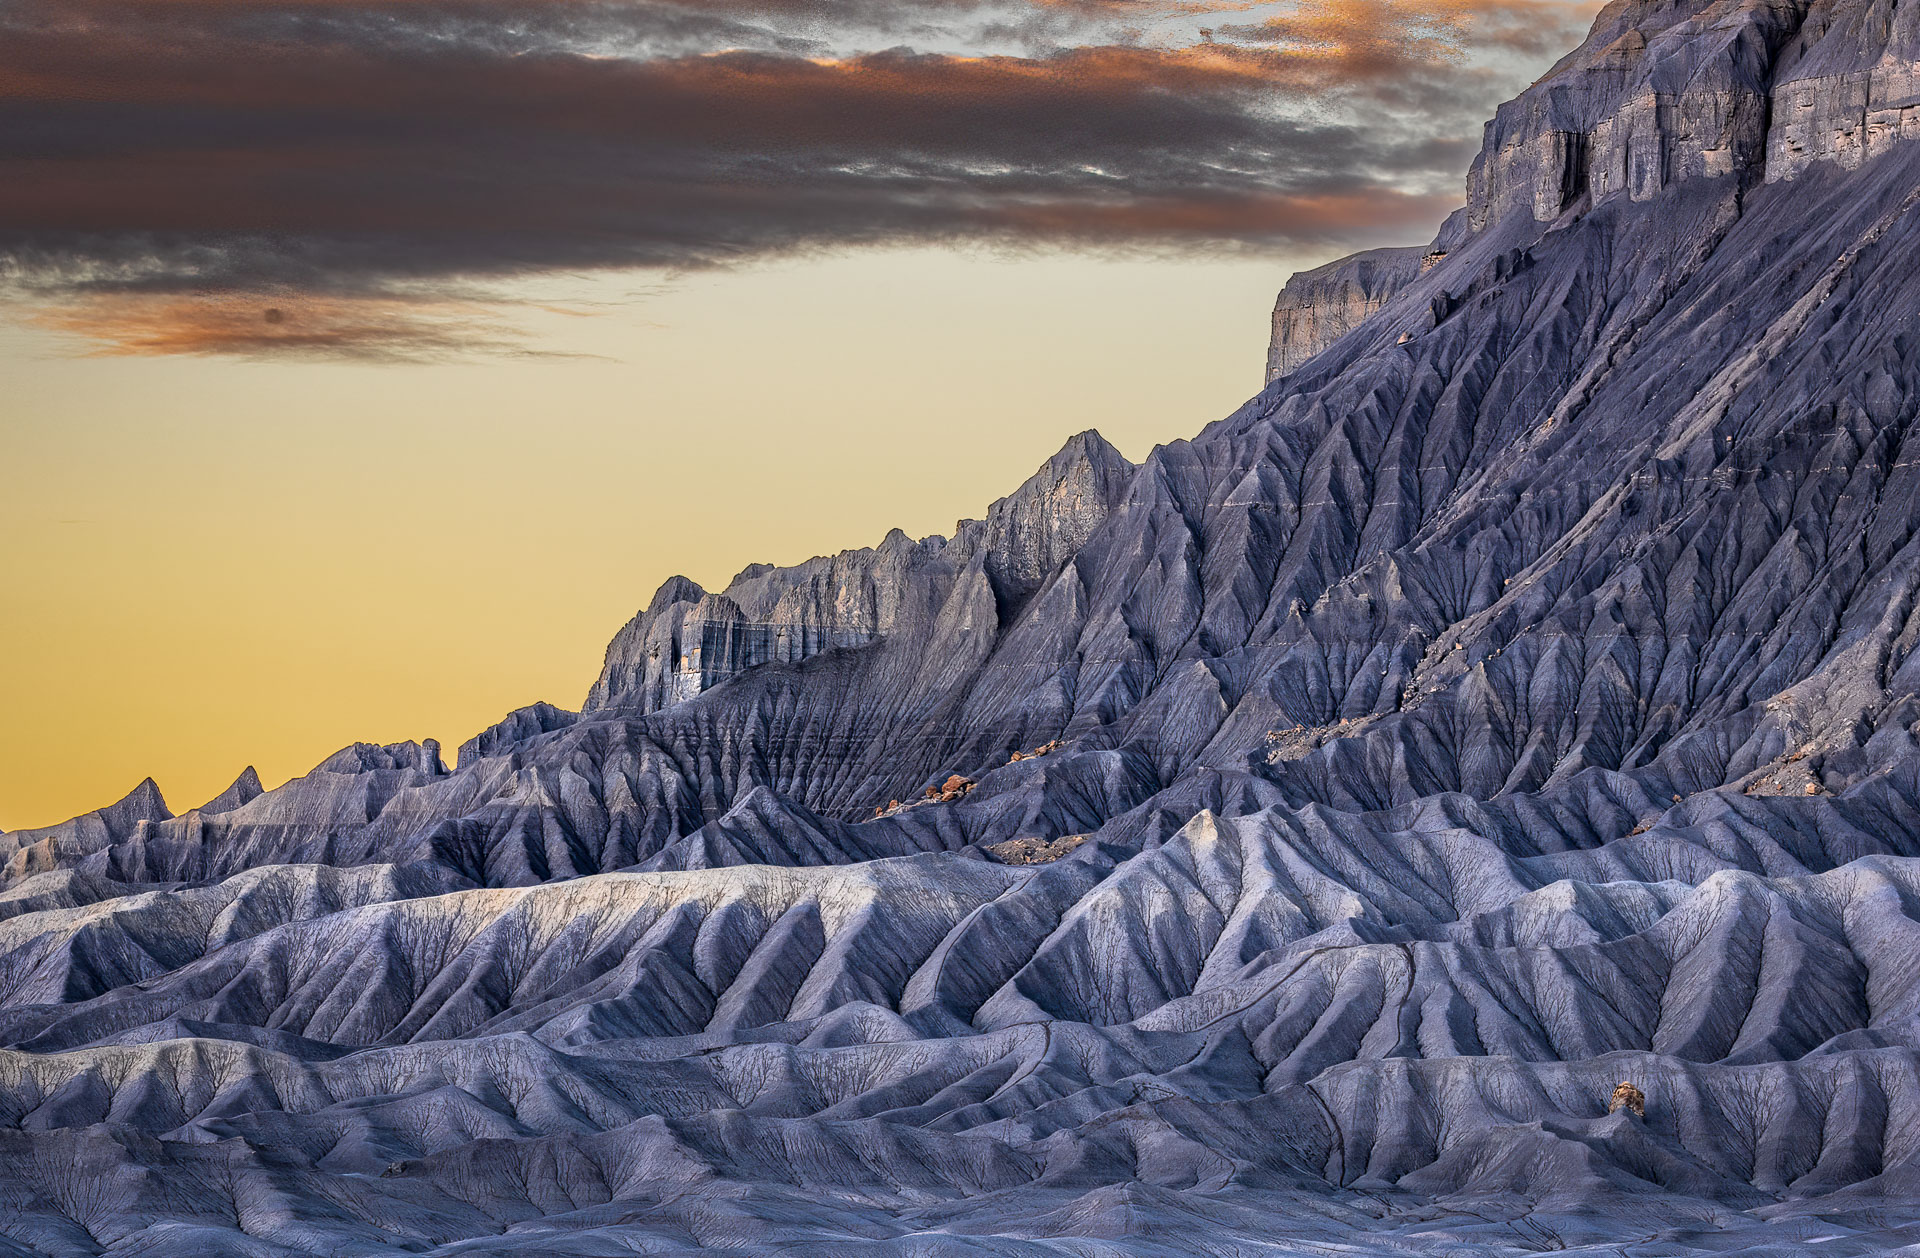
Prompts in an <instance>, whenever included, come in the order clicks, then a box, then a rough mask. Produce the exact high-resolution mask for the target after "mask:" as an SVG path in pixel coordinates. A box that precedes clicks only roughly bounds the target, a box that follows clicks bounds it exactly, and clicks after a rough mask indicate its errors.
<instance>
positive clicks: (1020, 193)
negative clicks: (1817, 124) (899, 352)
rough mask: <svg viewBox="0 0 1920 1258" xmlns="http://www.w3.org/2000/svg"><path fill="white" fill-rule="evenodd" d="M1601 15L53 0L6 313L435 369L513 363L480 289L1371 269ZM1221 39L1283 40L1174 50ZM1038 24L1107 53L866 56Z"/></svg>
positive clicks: (47, 1)
mask: <svg viewBox="0 0 1920 1258" xmlns="http://www.w3.org/2000/svg"><path fill="white" fill-rule="evenodd" d="M1061 8H1066V9H1070V10H1071V13H1070V14H1069V15H1068V16H1067V17H1065V18H1060V17H1056V16H1052V14H1053V13H1054V11H1056V10H1059V9H1061ZM1570 12H1571V10H1569V9H1566V8H1565V7H1564V6H1561V5H1559V4H1557V3H1556V2H1555V0H1471V3H1470V4H1469V3H1467V2H1466V0H1445V2H1444V3H1442V2H1440V0H1307V2H1306V3H1300V4H1295V5H1291V6H1287V7H1285V8H1284V9H1282V10H1280V11H1278V12H1271V11H1269V12H1265V13H1264V15H1263V14H1260V13H1254V12H1252V11H1251V10H1249V9H1248V7H1247V6H1246V5H1243V4H1240V3H1238V2H1237V0H1232V2H1230V3H1226V4H1224V5H1223V6H1221V7H1215V8H1210V9H1206V10H1200V9H1197V8H1196V7H1195V5H1194V4H1192V3H1189V2H1188V0H1173V2H1171V3H1165V4H1161V3H1148V2H1140V3H1134V2H1130V0H1058V2H1057V3H1055V4H1053V5H1051V6H1032V5H1023V6H1021V7H1019V8H1017V9H1011V10H1009V9H1005V8H993V7H990V6H983V5H980V4H970V3H964V2H963V0H946V2H945V3H931V4H928V3H924V2H923V3H922V4H920V5H918V6H915V7H913V8H911V9H902V8H900V6H898V5H897V4H888V3H883V2H882V0H855V2H854V3H852V4H851V5H849V6H838V5H836V6H833V7H832V8H831V9H829V8H828V7H827V6H824V5H821V4H816V3H813V2H812V0H689V2H687V3H682V4H675V5H663V4H604V3H596V2H590V0H446V2H438V0H306V2H302V3H291V2H287V0H266V2H264V3H262V2H259V0H247V2H246V3H241V2H240V0H21V2H19V3H15V4H12V5H9V6H7V7H4V8H0V286H4V287H5V288H6V289H7V290H8V291H10V292H11V293H12V294H13V295H14V297H15V300H16V301H24V302H26V303H29V305H30V307H31V308H33V309H37V310H38V312H39V314H38V317H39V319H40V322H42V323H43V324H44V325H47V326H52V327H56V328H59V329H62V330H65V331H69V332H72V333H74V334H77V335H83V336H86V337H88V338H90V339H92V340H94V341H96V342H98V343H100V344H102V345H105V346H107V347H109V348H110V349H112V350H113V351H114V352H126V353H181V352H188V353H207V352H219V353H287V352H292V353H306V354H336V353H355V354H368V353H371V354H375V355H381V354H393V355H400V356H419V355H432V354H436V353H441V352H453V351H457V350H462V349H474V348H482V349H498V348H500V347H502V346H503V345H509V344H511V338H510V337H505V336H503V334H502V329H501V328H500V327H499V326H497V325H496V324H495V321H494V320H492V319H490V318H488V317H485V316H484V315H483V313H482V312H483V310H484V307H483V306H482V305H481V304H479V303H477V301H476V299H475V293H476V291H477V290H476V285H485V284H487V283H489V282H495V281H508V280H514V279H519V278H524V277H528V276H540V275H546V274H554V273H558V272H573V271H578V270H581V269H598V268H610V267H652V268H670V269H671V268H690V267H703V266H713V265H723V264H726V263H729V262H733V261H737V260H741V259H747V258H752V257H757V256H764V255H771V254H781V253H791V252H795V251H803V250H809V249H820V248H833V247H844V246H854V245H861V244H867V243H880V242H886V243H893V242H902V241H939V240H958V239H968V240H985V241H993V242H1000V243H1004V244H1011V245H1018V246H1035V245H1039V246H1053V245H1059V246H1070V247H1087V246H1092V247H1100V248H1156V249H1167V248H1172V249H1180V248H1279V247H1285V248H1298V247H1301V246H1315V247H1320V246H1326V245H1338V244H1343V243H1365V242H1367V241H1370V240H1372V239H1375V238H1377V237H1379V236H1380V235H1381V234H1383V233H1384V234H1396V235H1397V234H1403V233H1407V232H1415V233H1417V232H1418V231H1420V230H1423V229H1424V228H1425V227H1427V226H1430V225H1431V224H1432V223H1433V221H1434V220H1435V219H1437V217H1438V216H1439V214H1440V213H1441V212H1443V211H1444V209H1445V208H1446V205H1447V204H1448V202H1449V201H1450V200H1451V199H1453V198H1455V197H1456V196H1457V188H1458V185H1459V176H1460V172H1461V171H1462V170H1463V169H1464V166H1465V163H1466V158H1467V155H1468V153H1469V151H1470V146H1469V138H1470V137H1471V135H1472V134H1473V133H1474V132H1475V131H1477V127H1478V122H1479V119H1480V118H1481V117H1483V116H1484V114H1485V112H1486V111H1487V109H1488V107H1489V106H1490V104H1491V103H1492V99H1493V97H1494V95H1495V94H1496V92H1497V91H1499V90H1500V89H1501V88H1502V87H1504V86H1505V84H1504V83H1503V82H1502V81H1501V78H1500V75H1499V74H1498V73H1496V72H1495V71H1494V70H1491V69H1489V68H1488V67H1487V66H1486V65H1484V64H1481V63H1480V62H1479V61H1477V60H1476V50H1477V49H1481V48H1482V47H1483V46H1484V47H1486V48H1492V49H1493V50H1494V51H1495V52H1496V53H1502V52H1510V51H1514V50H1516V49H1518V50H1521V51H1526V49H1524V48H1523V47H1522V42H1523V40H1522V35H1523V34H1524V33H1526V32H1531V31H1534V30H1537V29H1538V28H1540V27H1541V26H1542V25H1543V21H1542V19H1541V15H1542V14H1546V13H1553V14H1566V13H1570ZM1196 14H1198V15H1200V16H1207V17H1212V16H1234V15H1236V14H1240V15H1244V16H1250V17H1257V18H1259V19H1260V20H1254V21H1242V22H1239V23H1238V24H1236V25H1232V26H1230V27H1228V28H1226V29H1224V30H1223V31H1222V32H1220V33H1219V37H1218V38H1216V37H1215V36H1214V34H1213V33H1210V32H1209V33H1202V32H1200V31H1198V30H1197V29H1195V30H1193V31H1188V32H1186V33H1185V35H1184V38H1177V39H1165V38H1161V39H1157V40H1149V39H1147V38H1145V37H1144V36H1143V35H1142V33H1141V25H1140V24H1142V23H1150V22H1153V21H1162V22H1165V21H1175V22H1179V21H1185V20H1189V19H1192V18H1194V17H1195V15H1196ZM1036 15H1037V16H1036ZM1034 22H1038V23H1039V26H1038V27H1034V26H1032V25H1031V23H1034ZM1022 23H1028V24H1029V26H1028V27H1026V28H1023V29H1028V30H1029V33H1030V32H1031V30H1033V29H1041V28H1045V29H1051V30H1053V31H1055V32H1058V31H1060V30H1065V29H1069V28H1073V29H1074V30H1076V31H1077V33H1078V34H1079V35H1081V36H1084V37H1087V38H1086V39H1085V41H1084V42H1080V43H1077V44H1071V45H1067V46H1059V47H1052V48H1048V49H1044V50H1026V51H1015V52H1007V51H1000V52H991V53H969V52H963V51H939V52H924V51H921V52H917V51H913V50H911V49H908V48H905V47H891V48H880V49H871V50H865V51H862V50H859V49H849V48H845V47H843V46H844V45H846V44H848V43H849V41H855V40H857V39H858V38H862V37H871V36H872V35H873V33H874V32H880V33H882V34H883V35H884V34H888V33H890V32H892V31H893V30H894V29H895V28H898V27H903V26H911V27H913V28H914V29H916V30H918V31H920V32H921V33H922V34H928V33H929V32H931V34H930V35H928V37H929V39H931V40H933V41H935V42H938V41H939V40H941V39H945V40H947V41H948V42H954V41H962V40H965V39H973V40H978V39H980V38H982V37H981V36H980V32H981V31H983V30H987V29H989V28H994V29H1001V28H1004V29H1014V28H1017V27H1021V24H1022ZM1063 23H1064V25H1063ZM1103 24H1104V25H1103ZM1562 25H1563V26H1564V22H1562ZM942 31H944V32H947V34H945V35H942V34H940V32H942ZM1476 31H1483V32H1484V38H1482V37H1481V36H1478V35H1476ZM954 32H960V34H954ZM1096 36H1098V37H1101V38H1094V37H1096ZM1476 40H1478V41H1479V42H1476ZM689 49H697V51H689ZM1370 120H1371V121H1370ZM268 308H272V309H278V310H281V311H282V312H283V316H284V314H285V312H287V311H289V310H296V309H297V310H299V311H301V312H302V313H301V317H300V319H299V320H298V321H297V326H290V325H289V324H288V323H286V322H284V321H283V322H281V323H278V324H273V323H267V322H265V321H264V319H263V318H256V317H254V313H253V312H257V311H261V310H265V309H268Z"/></svg>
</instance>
